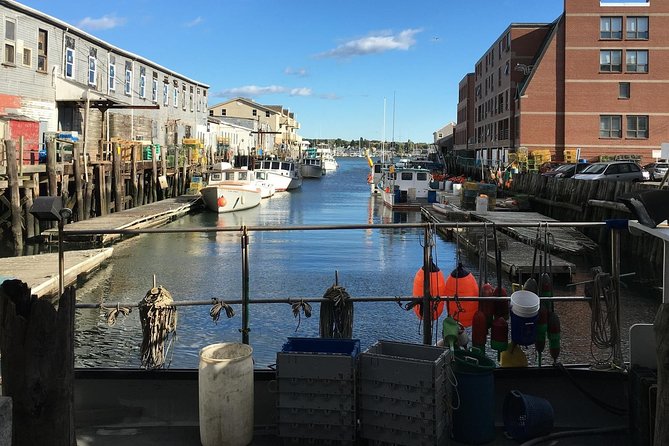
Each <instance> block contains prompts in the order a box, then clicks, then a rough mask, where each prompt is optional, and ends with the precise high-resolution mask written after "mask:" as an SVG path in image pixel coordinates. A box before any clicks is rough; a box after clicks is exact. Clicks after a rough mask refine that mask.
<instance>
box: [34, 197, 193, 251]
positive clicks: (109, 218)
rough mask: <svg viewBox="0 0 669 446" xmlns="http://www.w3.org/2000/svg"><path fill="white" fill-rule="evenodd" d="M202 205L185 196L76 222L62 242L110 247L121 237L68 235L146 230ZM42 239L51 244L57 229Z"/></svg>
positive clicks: (45, 233) (65, 234)
mask: <svg viewBox="0 0 669 446" xmlns="http://www.w3.org/2000/svg"><path fill="white" fill-rule="evenodd" d="M199 202H200V196H199V195H182V196H179V197H176V198H168V199H166V200H161V201H156V202H154V203H150V204H145V205H143V206H137V207H135V208H131V209H126V210H124V211H121V212H114V213H112V214H107V215H105V216H101V217H95V218H91V219H88V220H82V221H77V222H74V223H69V224H67V225H65V229H64V231H63V238H64V240H65V241H70V242H80V243H90V244H96V245H102V246H104V245H108V244H110V243H113V242H114V241H116V240H117V239H119V238H120V237H121V235H119V234H104V235H101V234H91V235H84V236H82V235H73V234H69V235H68V234H67V231H68V230H73V231H74V230H77V231H92V232H94V231H96V230H102V229H144V228H154V227H157V226H162V225H165V224H167V223H169V222H171V221H173V220H175V219H177V218H179V217H181V216H183V215H185V214H187V213H188V212H190V211H191V210H192V209H193V207H194V206H196V205H197V204H198V203H199ZM42 235H43V236H44V237H46V238H47V239H48V240H49V241H55V240H56V239H57V238H58V229H56V228H53V229H48V230H46V231H44V232H42Z"/></svg>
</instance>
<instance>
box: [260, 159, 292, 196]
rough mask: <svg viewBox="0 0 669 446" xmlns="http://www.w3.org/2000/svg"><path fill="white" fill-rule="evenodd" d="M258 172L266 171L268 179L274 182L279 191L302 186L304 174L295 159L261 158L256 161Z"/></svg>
mask: <svg viewBox="0 0 669 446" xmlns="http://www.w3.org/2000/svg"><path fill="white" fill-rule="evenodd" d="M254 170H255V171H256V172H266V173H267V181H269V182H271V183H272V184H274V188H275V189H276V191H277V192H282V191H286V190H291V189H297V188H298V187H300V186H302V176H301V175H300V170H299V168H298V166H297V164H296V163H295V162H293V161H279V160H260V161H256V165H255V169H254Z"/></svg>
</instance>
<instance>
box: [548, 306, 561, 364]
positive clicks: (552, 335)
mask: <svg viewBox="0 0 669 446" xmlns="http://www.w3.org/2000/svg"><path fill="white" fill-rule="evenodd" d="M560 337H561V334H560V318H559V317H558V315H557V313H556V312H555V311H551V312H550V314H549V315H548V346H549V349H550V352H551V356H552V357H553V361H555V362H557V358H558V356H560Z"/></svg>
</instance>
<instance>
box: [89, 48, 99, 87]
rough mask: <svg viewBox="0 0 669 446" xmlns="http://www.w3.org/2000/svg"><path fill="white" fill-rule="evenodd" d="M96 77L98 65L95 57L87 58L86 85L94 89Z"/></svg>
mask: <svg viewBox="0 0 669 446" xmlns="http://www.w3.org/2000/svg"><path fill="white" fill-rule="evenodd" d="M97 77H98V64H97V61H96V60H95V57H93V56H88V85H92V86H93V87H95V83H96V79H97Z"/></svg>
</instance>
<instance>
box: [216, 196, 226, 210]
mask: <svg viewBox="0 0 669 446" xmlns="http://www.w3.org/2000/svg"><path fill="white" fill-rule="evenodd" d="M227 203H228V201H227V200H226V199H225V197H224V196H223V195H221V196H220V197H218V200H216V204H217V205H218V207H219V208H222V207H225V205H226V204H227Z"/></svg>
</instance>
